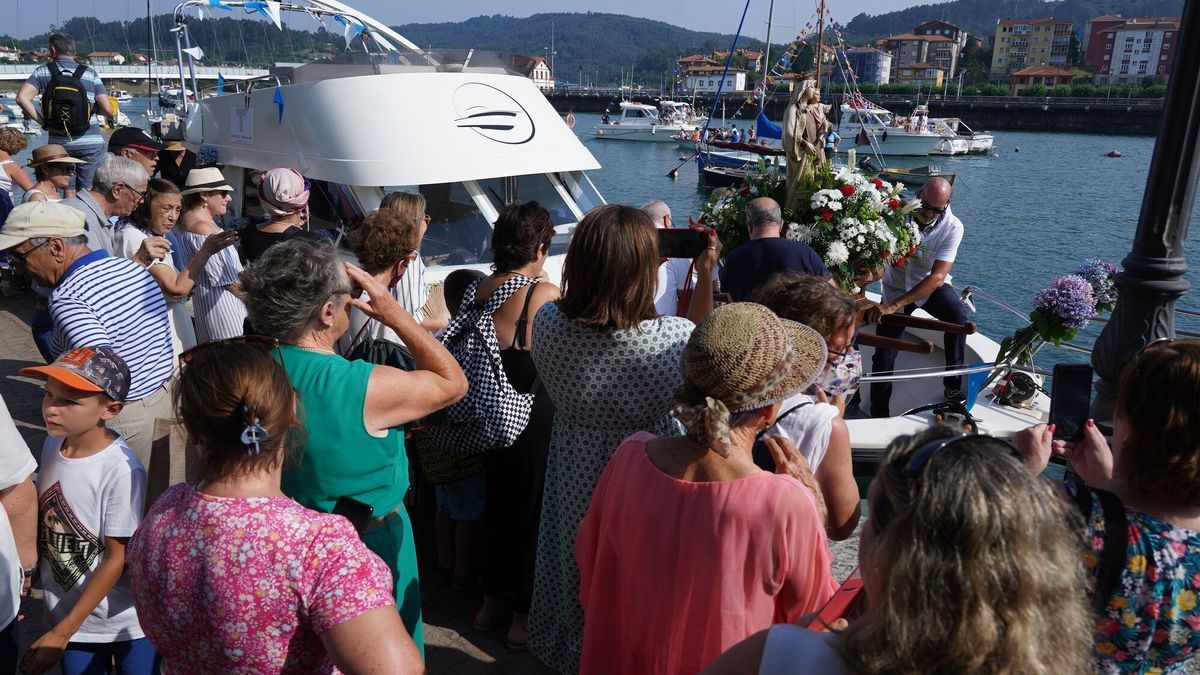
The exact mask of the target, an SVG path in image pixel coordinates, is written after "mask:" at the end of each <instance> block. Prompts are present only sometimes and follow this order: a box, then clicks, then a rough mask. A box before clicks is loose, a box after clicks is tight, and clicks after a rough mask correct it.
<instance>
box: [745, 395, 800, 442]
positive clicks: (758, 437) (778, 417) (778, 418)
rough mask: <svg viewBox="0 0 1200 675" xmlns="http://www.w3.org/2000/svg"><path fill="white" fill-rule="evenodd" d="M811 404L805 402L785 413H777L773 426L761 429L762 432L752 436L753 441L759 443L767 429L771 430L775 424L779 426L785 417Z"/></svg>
mask: <svg viewBox="0 0 1200 675" xmlns="http://www.w3.org/2000/svg"><path fill="white" fill-rule="evenodd" d="M812 404H813V402H812V401H805V402H804V403H800V404H798V405H794V406H792V407H790V408H788V409H787V410H785V411H783V412H781V413H779V414H778V415H776V416H775V424H772V425H771V426H770V427H767V428H766V429H763V430H762V431H760V432H758V433H757V434H755V436H754V440H756V441H760V440H762V437H763V436H764V435H766V433H767V430H768V429H771V428H772V427H774V426H776V425H777V424H779V423H780V422H782V421H783V418H785V417H787V416H788V415H791V414H792V413H794V412H796V411H797V410H799V409H801V408H803V407H804V406H807V405H812Z"/></svg>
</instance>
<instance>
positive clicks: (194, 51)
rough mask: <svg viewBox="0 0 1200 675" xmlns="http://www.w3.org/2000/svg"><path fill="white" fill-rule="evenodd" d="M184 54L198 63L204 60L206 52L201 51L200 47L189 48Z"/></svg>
mask: <svg viewBox="0 0 1200 675" xmlns="http://www.w3.org/2000/svg"><path fill="white" fill-rule="evenodd" d="M183 53H184V54H187V55H188V56H190V57H192V58H193V59H195V60H197V61H199V60H200V59H202V58H204V50H203V49H200V47H188V48H187V49H185V50H183Z"/></svg>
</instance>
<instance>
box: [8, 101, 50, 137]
mask: <svg viewBox="0 0 1200 675" xmlns="http://www.w3.org/2000/svg"><path fill="white" fill-rule="evenodd" d="M0 111H3V112H2V115H3V116H4V117H5V118H6V119H5V121H4V126H5V127H8V128H10V129H16V130H17V131H20V132H21V133H23V134H25V135H26V136H37V135H38V134H41V133H42V128H41V127H40V126H38V123H37V122H35V121H33V120H31V119H27V118H26V117H25V111H24V110H21V106H19V105H17V104H16V103H4V104H0Z"/></svg>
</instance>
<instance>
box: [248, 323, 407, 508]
mask: <svg viewBox="0 0 1200 675" xmlns="http://www.w3.org/2000/svg"><path fill="white" fill-rule="evenodd" d="M272 355H273V357H274V358H275V360H276V361H279V363H280V364H281V365H283V369H284V370H285V371H287V374H288V377H289V378H290V379H291V381H292V387H293V388H294V389H295V390H296V392H297V394H298V395H299V398H300V403H299V409H298V413H299V417H300V423H301V429H299V430H297V438H296V440H297V446H298V451H299V452H297V454H296V455H295V456H294V457H292V458H291V460H290V461H289V462H287V464H285V466H284V471H283V492H284V494H286V495H288V496H289V497H291V498H292V499H295V500H296V501H298V502H300V503H301V504H303V505H304V506H307V507H309V508H311V509H316V510H317V511H324V512H326V513H329V512H331V511H333V505H334V503H335V502H336V501H337V499H338V497H353V498H354V499H357V500H358V501H360V502H364V503H367V504H370V505H371V506H372V507H374V509H375V517H376V518H380V517H383V516H385V515H387V514H388V513H390V512H391V511H392V510H393V509H395V508H396V507H397V506H399V505H400V502H401V500H402V499H403V498H404V493H405V492H407V491H408V458H407V457H406V456H405V454H404V434H403V433H402V432H401V431H400V430H397V429H389V430H388V432H387V436H384V437H382V438H380V437H375V436H372V435H371V434H369V433H367V429H366V427H365V426H364V424H363V402H364V401H365V400H366V397H367V381H368V379H369V378H370V377H371V369H372V368H374V367H375V366H374V365H373V364H370V363H367V362H365V361H347V360H346V359H344V358H342V357H341V356H338V355H337V354H322V353H319V352H313V351H308V350H306V349H301V348H299V347H296V346H294V345H289V344H281V345H280V346H279V349H278V350H276V351H274V352H272Z"/></svg>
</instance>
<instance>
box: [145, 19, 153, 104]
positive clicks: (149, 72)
mask: <svg viewBox="0 0 1200 675" xmlns="http://www.w3.org/2000/svg"><path fill="white" fill-rule="evenodd" d="M146 24H147V27H148V29H147V33H148V34H149V36H150V50H149V51H150V53H149V54H148V55H147V56H146V117H149V116H150V114H151V113H153V112H154V103H153V101H154V91H153V89H152V87H153V86H154V52H155V49H154V14H153V13H152V10H151V9H150V0H146Z"/></svg>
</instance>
